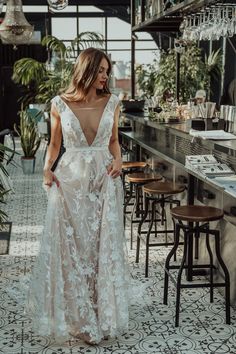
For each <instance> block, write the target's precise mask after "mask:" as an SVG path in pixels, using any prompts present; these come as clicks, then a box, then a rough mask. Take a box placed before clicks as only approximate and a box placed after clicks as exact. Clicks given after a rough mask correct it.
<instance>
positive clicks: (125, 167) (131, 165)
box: [121, 161, 147, 223]
mask: <svg viewBox="0 0 236 354" xmlns="http://www.w3.org/2000/svg"><path fill="white" fill-rule="evenodd" d="M146 166H147V163H146V162H144V161H124V162H122V175H121V178H122V183H123V190H124V205H126V199H127V198H129V196H131V198H129V204H128V205H133V203H132V202H131V199H132V197H133V189H132V184H130V183H128V182H126V175H127V174H130V173H134V172H143V170H144V169H145V167H146ZM128 205H126V208H125V210H124V216H125V215H126V214H130V212H129V211H127V206H128ZM124 223H125V218H124Z"/></svg>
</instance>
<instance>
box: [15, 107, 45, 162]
mask: <svg viewBox="0 0 236 354" xmlns="http://www.w3.org/2000/svg"><path fill="white" fill-rule="evenodd" d="M38 114H41V112H39V113H38ZM19 115H20V125H19V127H17V126H16V125H15V126H14V129H15V131H16V133H17V134H18V135H19V137H20V142H21V147H22V150H23V152H24V157H27V158H33V157H35V154H36V152H37V150H38V148H39V145H40V141H41V139H40V137H39V135H38V129H37V123H36V120H35V117H33V116H32V115H31V113H30V112H29V111H27V110H21V111H20V113H19Z"/></svg>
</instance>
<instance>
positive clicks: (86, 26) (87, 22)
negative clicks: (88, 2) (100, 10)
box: [79, 17, 105, 36]
mask: <svg viewBox="0 0 236 354" xmlns="http://www.w3.org/2000/svg"><path fill="white" fill-rule="evenodd" d="M86 31H90V32H97V33H100V34H102V35H103V36H105V18H104V17H95V18H86V17H85V18H83V17H82V18H79V32H86Z"/></svg>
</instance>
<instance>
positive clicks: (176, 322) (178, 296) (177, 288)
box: [175, 230, 188, 327]
mask: <svg viewBox="0 0 236 354" xmlns="http://www.w3.org/2000/svg"><path fill="white" fill-rule="evenodd" d="M187 251H188V232H187V231H186V230H184V251H183V258H182V261H181V264H180V268H179V272H178V277H177V287H176V304H175V327H178V326H179V308H180V290H181V278H182V273H183V270H184V264H185V262H186V258H187Z"/></svg>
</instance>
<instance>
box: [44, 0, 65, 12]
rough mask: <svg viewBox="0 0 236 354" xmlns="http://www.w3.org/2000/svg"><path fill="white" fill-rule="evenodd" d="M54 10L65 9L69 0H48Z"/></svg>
mask: <svg viewBox="0 0 236 354" xmlns="http://www.w3.org/2000/svg"><path fill="white" fill-rule="evenodd" d="M47 1H48V5H49V6H50V8H51V9H53V10H63V9H64V8H65V7H66V6H67V5H68V0H47Z"/></svg>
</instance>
